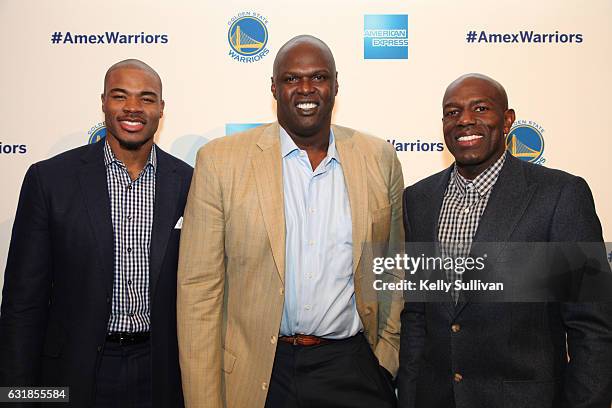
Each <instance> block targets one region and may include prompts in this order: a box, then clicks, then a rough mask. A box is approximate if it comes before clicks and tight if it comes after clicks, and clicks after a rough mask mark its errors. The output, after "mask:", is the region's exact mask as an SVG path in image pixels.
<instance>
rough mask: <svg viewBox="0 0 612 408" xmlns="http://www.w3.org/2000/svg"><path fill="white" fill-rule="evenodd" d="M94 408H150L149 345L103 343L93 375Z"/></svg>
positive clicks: (146, 342) (146, 343)
mask: <svg viewBox="0 0 612 408" xmlns="http://www.w3.org/2000/svg"><path fill="white" fill-rule="evenodd" d="M95 400H96V402H95V404H94V407H96V408H107V407H108V408H111V407H112V408H148V407H151V343H150V341H148V340H147V341H145V342H143V343H140V344H133V345H120V344H118V343H110V342H106V344H105V346H104V352H103V353H102V359H101V362H100V367H99V369H98V375H97V376H96V399H95Z"/></svg>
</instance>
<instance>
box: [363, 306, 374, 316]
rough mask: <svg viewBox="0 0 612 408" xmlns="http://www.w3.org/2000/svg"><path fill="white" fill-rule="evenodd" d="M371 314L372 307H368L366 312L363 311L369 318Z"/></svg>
mask: <svg viewBox="0 0 612 408" xmlns="http://www.w3.org/2000/svg"><path fill="white" fill-rule="evenodd" d="M370 313H372V308H371V307H366V308H365V310H364V311H363V314H364V315H366V316H368V315H369V314H370Z"/></svg>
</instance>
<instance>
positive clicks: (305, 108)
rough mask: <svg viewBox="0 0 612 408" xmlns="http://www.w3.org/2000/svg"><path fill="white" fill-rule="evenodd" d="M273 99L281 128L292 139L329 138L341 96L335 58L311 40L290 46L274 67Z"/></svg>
mask: <svg viewBox="0 0 612 408" xmlns="http://www.w3.org/2000/svg"><path fill="white" fill-rule="evenodd" d="M271 90H272V95H274V99H276V101H277V116H278V122H279V124H280V125H281V126H282V127H283V128H284V129H285V130H286V131H287V132H288V133H289V134H290V135H292V136H298V137H303V138H307V137H312V136H315V135H329V127H330V125H331V117H332V109H333V107H334V100H335V96H336V94H337V93H338V82H337V74H336V68H335V64H334V60H333V56H332V55H331V53H330V52H329V49H327V48H326V47H324V46H323V45H321V44H319V43H317V42H316V41H312V40H308V39H305V40H299V41H296V42H294V43H290V44H289V45H287V46H286V48H284V49H281V51H279V55H278V56H277V60H276V61H275V64H274V76H273V77H272V88H271Z"/></svg>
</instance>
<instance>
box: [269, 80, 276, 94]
mask: <svg viewBox="0 0 612 408" xmlns="http://www.w3.org/2000/svg"><path fill="white" fill-rule="evenodd" d="M270 81H271V82H272V83H271V84H270V92H272V96H273V97H274V99H275V100H276V84H275V83H274V77H270Z"/></svg>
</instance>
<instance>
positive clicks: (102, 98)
mask: <svg viewBox="0 0 612 408" xmlns="http://www.w3.org/2000/svg"><path fill="white" fill-rule="evenodd" d="M105 99H106V98H104V94H103V93H101V94H100V100H101V101H102V112H104V113H106V110H104V101H105Z"/></svg>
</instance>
